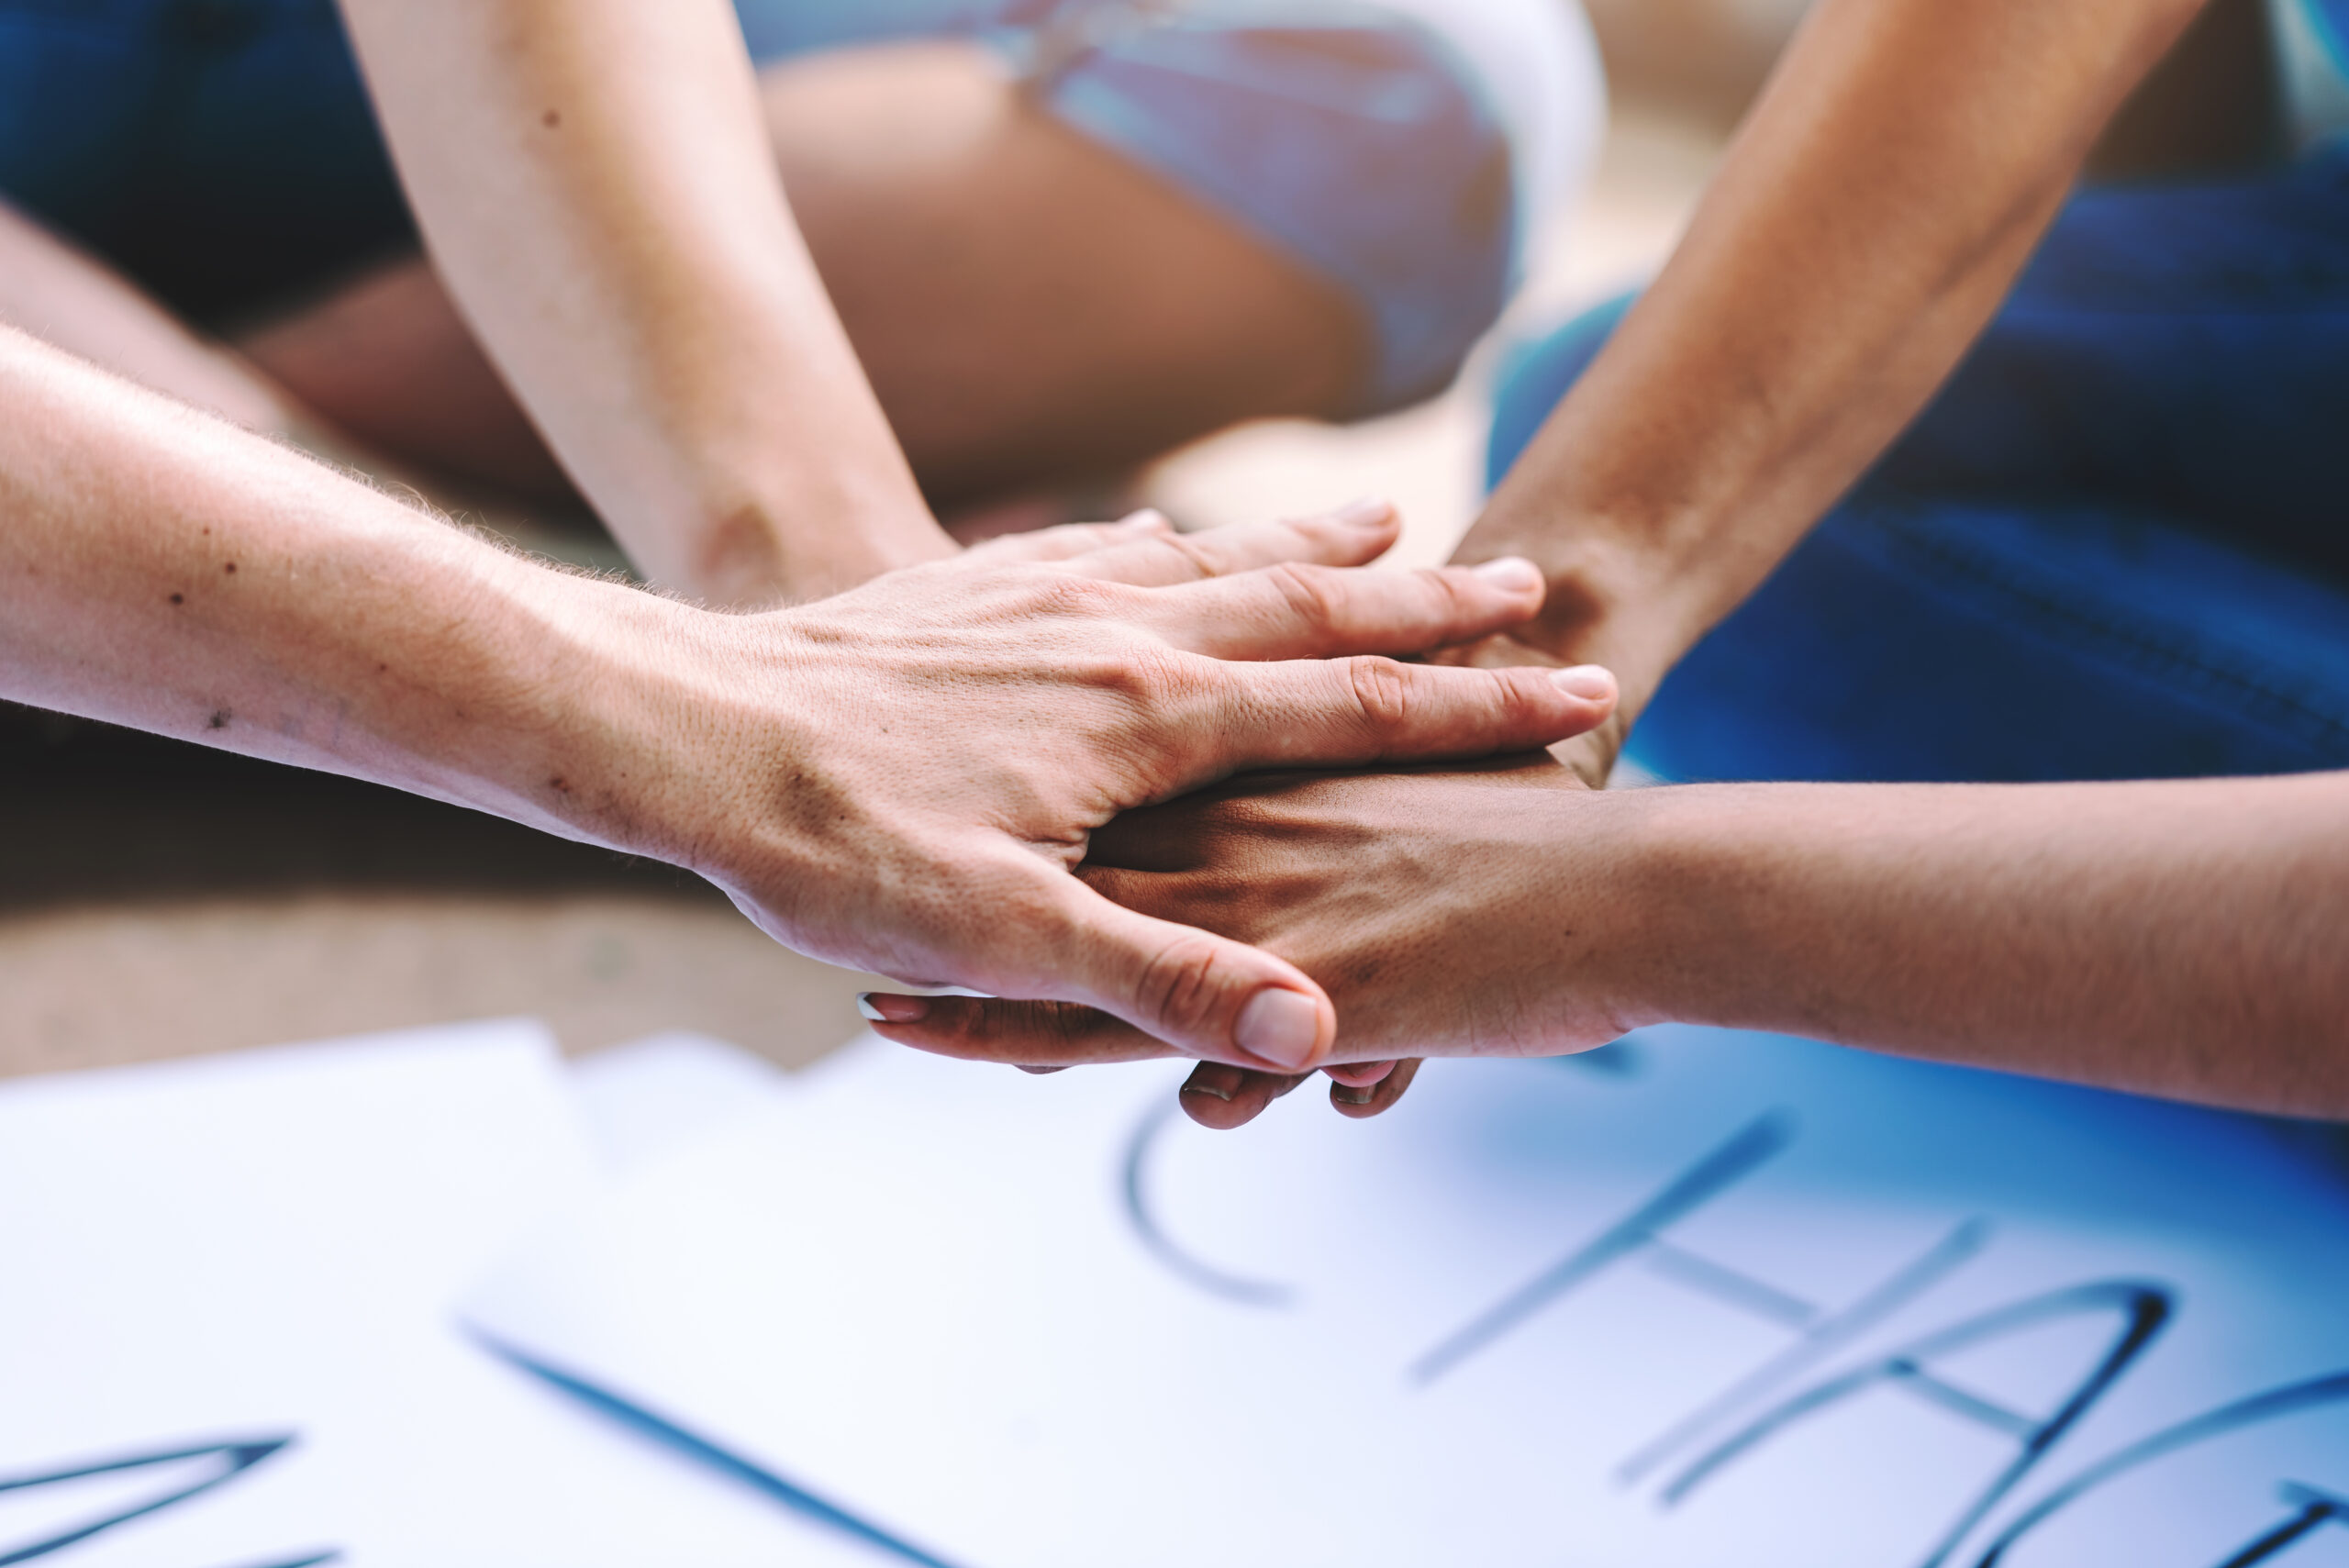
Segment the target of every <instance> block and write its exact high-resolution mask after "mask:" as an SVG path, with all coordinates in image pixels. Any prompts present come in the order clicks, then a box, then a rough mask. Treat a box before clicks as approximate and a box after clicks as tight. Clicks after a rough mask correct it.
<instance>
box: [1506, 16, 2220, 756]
mask: <svg viewBox="0 0 2349 1568" xmlns="http://www.w3.org/2000/svg"><path fill="white" fill-rule="evenodd" d="M2198 8H2199V0H1965V4H1957V5H1954V4H1950V3H1949V0H1824V3H1823V4H1821V5H1820V6H1818V8H1817V9H1816V10H1814V11H1813V12H1812V13H1811V15H1810V16H1809V19H1808V20H1807V21H1806V22H1805V23H1804V25H1803V28H1802V30H1801V32H1800V34H1799V35H1798V38H1797V39H1796V41H1795V43H1794V44H1793V46H1792V47H1791V48H1790V50H1788V53H1787V58H1786V59H1785V60H1784V61H1782V63H1781V65H1780V67H1779V69H1778V71H1777V72H1776V75H1775V77H1774V78H1773V80H1772V81H1771V83H1770V85H1769V87H1768V88H1767V90H1766V91H1765V94H1764V95H1763V97H1762V99H1761V101H1760V102H1759V104H1758V105H1757V106H1755V108H1754V109H1753V113H1752V115H1751V116H1750V117H1749V118H1748V120H1747V122H1746V124H1745V126H1744V128H1743V129H1742V131H1741V132H1740V133H1739V135H1738V138H1737V139H1736V142H1735V144H1734V145H1733V146H1732V147H1731V150H1730V154H1729V157H1728V159H1727V161H1725V162H1724V164H1723V165H1722V168H1721V171H1720V174H1719V175H1718V176H1717V177H1716V178H1715V180H1714V182H1713V184H1712V187H1711V189H1710V190H1709V192H1708V193H1707V195H1706V197H1705V200H1704V202H1703V204H1702V206H1700V207H1699V208H1698V213H1697V216H1696V218H1695V221H1694V223H1693V224H1692V226H1691V227H1690V229H1689V231H1688V234H1687V238H1686V239H1684V240H1683V241H1682V242H1681V244H1680V247H1679V249H1678V250H1677V251H1676V252H1675V255H1674V256H1673V258H1672V260H1671V262H1670V264H1669V265H1667V266H1666V267H1665V269H1664V272H1663V274H1662V275H1661V276H1660V277H1658V278H1657V280H1656V281H1655V284H1654V285H1653V287H1652V288H1651V289H1650V290H1649V291H1648V293H1647V294H1646V295H1645V296H1643V297H1642V299H1641V300H1640V302H1639V303H1638V304H1637V305H1636V306H1634V307H1633V308H1632V310H1631V314H1630V315H1629V316H1628V317H1626V318H1625V319H1624V321H1623V323H1622V325H1621V327H1620V328H1619V329H1618V331H1617V332H1616V334H1615V337H1614V339H1613V340H1612V341H1611V342H1610V343H1609V345H1608V346H1607V348H1606V349H1605V350H1602V351H1601V352H1600V354H1599V355H1598V359H1597V360H1596V361H1593V363H1592V364H1591V367H1590V369H1589V371H1588V372H1587V373H1586V374H1585V375H1584V377H1583V379H1582V381H1581V382H1580V384H1577V385H1576V387H1575V390H1574V391H1573V392H1572V393H1571V394H1569V395H1568V396H1567V397H1566V398H1565V400H1564V402H1563V403H1562V404H1561V405H1560V406H1559V407H1558V409H1557V411H1556V412H1555V413H1554V414H1553V416H1552V417H1551V418H1550V421H1549V423H1548V424H1547V425H1546V426H1545V427H1544V428H1543V429H1542V432H1541V434H1540V435H1539V436H1538V437H1537V438H1536V439H1535V441H1534V442H1533V444H1532V445H1531V447H1530V448H1529V449H1528V450H1527V451H1526V454H1525V456H1524V458H1523V459H1522V460H1521V461H1520V462H1519V464H1518V466H1517V469H1516V471H1515V472H1514V473H1511V474H1510V476H1509V478H1508V482H1507V483H1506V484H1503V485H1502V487H1501V488H1500V489H1499V490H1498V491H1497V493H1496V494H1495V495H1494V496H1493V499H1492V503H1491V506H1490V507H1489V508H1488V510H1487V511H1486V515H1485V517H1483V519H1482V520H1481V521H1480V522H1479V523H1478V524H1477V526H1476V528H1475V530H1474V531H1473V532H1472V533H1471V534H1470V535H1469V538H1468V539H1467V541H1466V542H1465V543H1464V546H1463V549H1462V553H1461V559H1463V560H1469V561H1474V560H1480V559H1483V558H1484V557H1486V556H1487V555H1493V554H1500V553H1515V554H1522V555H1527V556H1531V557H1532V558H1533V559H1535V560H1537V561H1539V562H1542V564H1543V566H1544V567H1545V569H1546V570H1547V571H1548V572H1549V573H1550V576H1551V580H1552V588H1551V595H1550V602H1549V606H1548V607H1547V609H1546V610H1545V612H1544V614H1543V617H1542V621H1541V622H1540V623H1539V625H1538V628H1535V629H1533V630H1532V631H1530V632H1529V633H1527V634H1525V635H1524V640H1525V641H1526V642H1529V643H1531V644H1532V645H1533V646H1534V647H1535V648H1536V649H1537V650H1539V651H1541V652H1542V653H1544V654H1547V655H1549V656H1553V657H1556V658H1560V659H1564V660H1565V661H1566V662H1580V661H1584V660H1588V661H1591V662H1598V663H1604V664H1607V665H1608V666H1609V667H1610V668H1612V669H1614V670H1615V672H1616V673H1617V674H1618V675H1619V676H1620V677H1621V678H1622V681H1623V687H1624V698H1625V703H1624V706H1623V708H1622V709H1621V710H1620V717H1619V723H1620V722H1627V721H1628V720H1629V719H1630V718H1631V717H1632V716H1633V715H1635V714H1636V713H1637V711H1638V709H1639V708H1640V707H1641V706H1643V705H1644V704H1645V702H1646V701H1647V699H1648V697H1649V696H1650V695H1652V694H1653V691H1654V689H1655V686H1656V684H1657V683H1658V682H1659V681H1660V680H1661V679H1662V677H1663V675H1664V673H1665V672H1666V671H1667V670H1669V669H1670V668H1671V666H1672V664H1673V663H1674V662H1676V661H1677V660H1678V658H1679V657H1680V655H1681V654H1682V653H1684V652H1686V651H1687V649H1688V648H1689V647H1691V646H1693V645H1694V643H1695V642H1696V641H1697V639H1698V638H1700V637H1702V636H1703V635H1704V633H1705V632H1706V631H1707V630H1708V629H1709V628H1711V627H1712V626H1713V624H1714V623H1715V622H1717V621H1718V620H1720V618H1721V617H1723V616H1724V615H1726V614H1727V613H1728V612H1729V611H1730V610H1731V609H1733V608H1734V607H1736V606H1737V605H1738V604H1739V603H1740V602H1741V601H1742V599H1743V598H1744V597H1745V595H1747V594H1749V593H1750V592H1752V591H1753V588H1754V587H1755V586H1756V585H1757V584H1759V583H1760V582H1761V580H1762V579H1763V578H1764V577H1765V576H1766V575H1767V574H1768V573H1769V572H1770V570H1771V569H1772V568H1773V567H1774V566H1776V563H1777V562H1778V561H1779V560H1780V559H1781V558H1782V557H1783V556H1784V555H1785V554H1786V553H1787V550H1790V549H1792V548H1793V546H1794V545H1795V543H1796V542H1797V541H1798V540H1799V539H1801V537H1802V536H1803V534H1804V533H1805V532H1806V531H1807V530H1808V529H1809V528H1810V527H1811V525H1812V524H1813V523H1814V522H1816V521H1817V520H1818V518H1819V517H1820V514H1821V513H1822V512H1824V511H1825V510H1826V509H1827V507H1829V506H1831V505H1832V504H1833V502H1834V501H1835V499H1836V498H1837V497H1838V496H1839V495H1842V492H1843V491H1844V490H1845V489H1846V488H1847V487H1848V486H1849V485H1850V484H1852V483H1853V481H1854V480H1855V479H1856V478H1857V477H1858V476H1859V474H1860V473H1862V471H1863V470H1864V469H1865V467H1866V466H1867V465H1868V464H1869V463H1870V462H1873V461H1874V460H1875V458H1876V456H1877V454H1878V453H1880V452H1881V451H1882V450H1884V448H1885V447H1886V445H1887V444H1888V443H1889V442H1890V441H1891V440H1892V439H1893V438H1894V437H1895V436H1896V435H1897V434H1898V432H1899V431H1900V430H1901V429H1902V428H1904V427H1905V426H1906V425H1907V424H1908V422H1909V419H1910V418H1912V417H1914V416H1915V415H1916V413H1917V412H1918V411H1919V410H1920V408H1921V407H1922V406H1924V404H1925V402H1926V400H1927V399H1928V398H1929V397H1930V396H1931V395H1932V393H1933V391H1934V390H1935V388H1937V387H1938V386H1939V385H1940V384H1941V383H1942V381H1943V378H1944V377H1945V376H1946V375H1947V374H1948V373H1949V372H1950V370H1951V368H1952V367H1953V366H1954V364H1955V363H1956V362H1957V361H1958V359H1959V358H1960V356H1961V355H1962V354H1963V353H1964V352H1965V349H1966V347H1967V346H1968V345H1969V344H1970V343H1971V342H1972V341H1973V340H1974V339H1975V337H1976V334H1977V333H1979V331H1980V330H1981V328H1983V326H1984V325H1985V324H1986V323H1987V321H1988V319H1989V318H1990V317H1991V315H1992V314H1993V313H1994V312H1995V311H1996V309H1997V308H1998V303H1999V301H2000V300H2001V299H2002V298H2003V297H2004V296H2005V295H2006V292H2007V290H2008V288H2009V285H2010V284H2012V282H2013V280H2014V278H2015V275H2016V274H2017V272H2019V271H2020V270H2021V267H2022V264H2023V262H2024V261H2026V260H2027V259H2028V257H2029V255H2030V252H2031V250H2032V247H2033V245H2034V244H2035V243H2036V242H2037V240H2038V239H2039V237H2040V235H2041V233H2042V232H2043V230H2044V229H2045V228H2046V226H2047V224H2048V222H2049V221H2050V220H2051V219H2052V218H2053V217H2054V214H2055V212H2056V210H2057V208H2058V207H2059V206H2060V205H2061V204H2062V201H2063V198H2064V196H2065V192H2066V191H2067V190H2068V188H2069V186H2070V184H2071V182H2072V179H2073V177H2074V175H2075V173H2076V171H2077V169H2078V166H2079V164H2080V161H2081V160H2082V159H2083V158H2084V157H2085V156H2086V154H2087V150H2088V148H2089V146H2090V144H2091V143H2092V142H2093V141H2094V140H2095V139H2096V136H2097V134H2098V132H2099V129H2100V128H2102V127H2103V126H2104V124H2105V122H2106V121H2107V120H2108V119H2109V118H2110V116H2111V115H2112V113H2113V111H2114V109H2115V108H2116V106H2118V105H2119V104H2120V103H2121V100H2122V99H2123V97H2125V95H2127V93H2128V92H2129V90H2130V89H2131V88H2132V86H2133V85H2134V84H2135V83H2137V82H2138V81H2139V80H2140V79H2141V78H2142V77H2143V75H2144V74H2145V73H2146V72H2148V71H2149V70H2151V68H2152V67H2153V66H2154V63H2155V62H2156V61H2158V60H2159V59H2160V57H2161V55H2162V53H2163V52H2164V50H2166V49H2167V47H2168V46H2169V44H2170V43H2171V42H2172V41H2173V40H2174V39H2176V36H2177V34H2178V33H2179V32H2180V31H2181V30H2183V28H2185V26H2186V24H2187V23H2188V21H2189V20H2190V19H2191V17H2192V16H2193V14H2194V12H2195V11H2196V10H2197V9H2198Z"/></svg>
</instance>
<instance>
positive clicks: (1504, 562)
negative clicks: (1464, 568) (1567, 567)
mask: <svg viewBox="0 0 2349 1568" xmlns="http://www.w3.org/2000/svg"><path fill="white" fill-rule="evenodd" d="M1475 573H1476V575H1477V576H1479V577H1482V578H1483V579H1484V580H1485V581H1486V582H1487V583H1490V584H1492V585H1493V586H1494V587H1496V588H1507V589H1508V590H1509V591H1510V592H1511V593H1518V594H1521V593H1524V592H1525V591H1526V590H1527V589H1529V588H1539V587H1540V586H1542V569H1541V568H1540V567H1539V566H1536V565H1534V564H1533V562H1530V561H1528V560H1526V559H1525V557H1523V556H1521V555H1504V556H1502V557H1501V558H1500V559H1499V560H1498V561H1487V562H1485V563H1484V564H1483V565H1481V566H1478V567H1476V568H1475Z"/></svg>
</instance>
